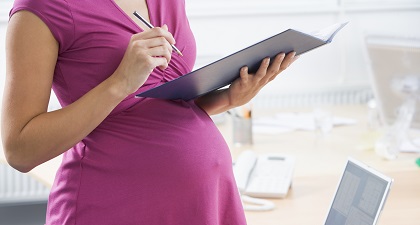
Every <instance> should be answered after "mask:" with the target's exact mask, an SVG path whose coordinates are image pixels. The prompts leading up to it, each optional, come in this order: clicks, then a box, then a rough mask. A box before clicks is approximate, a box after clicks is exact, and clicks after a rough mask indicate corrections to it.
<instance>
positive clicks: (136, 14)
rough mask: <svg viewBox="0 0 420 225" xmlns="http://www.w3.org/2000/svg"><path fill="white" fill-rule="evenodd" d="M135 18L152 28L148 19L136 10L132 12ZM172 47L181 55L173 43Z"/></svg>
mask: <svg viewBox="0 0 420 225" xmlns="http://www.w3.org/2000/svg"><path fill="white" fill-rule="evenodd" d="M133 14H134V15H135V16H136V17H137V18H139V19H140V20H141V21H142V22H143V23H144V24H145V25H146V26H147V27H148V28H154V26H153V25H152V24H150V23H149V21H147V20H145V19H144V18H143V17H142V16H141V15H140V14H138V13H137V11H134V13H133ZM171 46H172V48H173V49H174V50H175V51H176V52H177V53H178V54H179V55H180V56H183V55H182V52H181V51H179V49H178V48H177V47H175V45H172V44H171Z"/></svg>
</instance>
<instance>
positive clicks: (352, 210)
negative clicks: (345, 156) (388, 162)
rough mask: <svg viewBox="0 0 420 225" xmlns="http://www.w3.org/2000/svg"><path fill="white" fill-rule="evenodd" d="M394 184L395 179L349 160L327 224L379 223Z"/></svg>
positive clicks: (371, 224) (365, 224)
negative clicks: (383, 207) (391, 186)
mask: <svg viewBox="0 0 420 225" xmlns="http://www.w3.org/2000/svg"><path fill="white" fill-rule="evenodd" d="M391 183H392V179H391V178H388V177H386V176H384V175H382V174H380V173H379V172H377V171H374V170H373V169H371V168H370V167H367V166H366V165H364V164H362V163H360V162H357V161H356V160H354V159H349V160H348V162H347V165H346V167H345V169H344V173H343V175H342V177H341V180H340V183H339V185H338V188H337V191H336V193H335V196H334V199H333V202H332V205H331V207H330V211H329V212H328V215H327V219H326V222H325V224H326V225H345V224H358V225H359V224H360V225H373V224H376V222H377V220H378V217H379V214H380V212H381V210H382V206H383V205H384V203H385V200H386V197H387V195H388V191H389V188H390V185H391Z"/></svg>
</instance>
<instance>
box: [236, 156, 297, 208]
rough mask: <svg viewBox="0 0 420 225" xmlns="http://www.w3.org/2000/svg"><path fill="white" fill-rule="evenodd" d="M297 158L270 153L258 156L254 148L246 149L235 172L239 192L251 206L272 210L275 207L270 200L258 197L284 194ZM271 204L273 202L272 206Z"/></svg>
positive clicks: (287, 189) (274, 196) (279, 196)
mask: <svg viewBox="0 0 420 225" xmlns="http://www.w3.org/2000/svg"><path fill="white" fill-rule="evenodd" d="M295 162H296V160H295V158H294V157H293V156H290V155H282V154H266V155H261V156H257V154H256V153H255V152H253V151H251V150H246V151H244V152H242V153H241V154H240V155H239V156H238V159H237V160H236V162H235V164H234V167H233V172H234V175H235V180H236V184H237V186H238V189H239V192H240V193H241V195H242V200H243V201H244V202H248V203H253V204H256V205H262V206H259V207H258V206H256V207H250V206H247V207H245V206H244V207H245V209H250V210H269V209H272V208H273V207H274V205H273V204H272V203H270V202H269V201H265V202H264V200H262V199H254V197H256V198H284V197H286V195H287V193H288V191H289V188H290V186H291V183H292V177H293V170H294V166H295ZM268 205H271V206H268Z"/></svg>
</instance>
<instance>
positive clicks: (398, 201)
mask: <svg viewBox="0 0 420 225" xmlns="http://www.w3.org/2000/svg"><path fill="white" fill-rule="evenodd" d="M330 110H331V112H332V113H333V115H334V116H340V117H348V118H355V119H357V120H358V122H357V124H356V125H351V126H342V127H335V128H333V130H332V132H331V134H330V135H329V136H327V137H319V136H317V135H316V134H315V133H314V132H308V131H295V132H291V133H284V134H276V135H259V134H254V145H253V146H252V147H250V148H235V147H234V146H232V144H231V142H232V134H231V133H232V130H231V126H230V124H231V121H230V120H229V118H228V119H227V121H225V123H224V124H222V125H220V126H219V127H220V129H221V131H222V133H223V134H224V135H225V137H226V140H227V141H228V143H229V144H230V145H231V146H230V147H231V150H232V156H233V158H235V157H237V155H238V154H239V153H240V152H241V151H243V150H244V149H252V150H254V151H255V152H257V153H268V152H280V153H287V154H293V155H295V156H296V157H297V163H296V167H295V173H294V179H293V184H292V189H291V190H290V191H289V193H288V196H287V197H286V198H285V199H280V200H274V202H275V204H276V208H275V210H273V211H268V212H246V217H247V220H248V224H249V225H274V224H276V225H277V224H282V225H288V224H323V222H324V220H325V217H326V215H327V211H328V209H329V207H330V204H331V201H332V198H333V195H334V192H335V190H336V187H337V185H338V182H339V179H340V176H341V173H342V171H343V169H344V166H345V164H346V160H347V157H349V156H351V157H353V158H355V159H358V160H360V161H362V162H364V163H366V164H368V165H370V166H371V167H373V168H375V169H377V170H379V171H381V172H382V173H384V174H386V175H388V176H390V177H392V178H394V180H395V181H394V183H393V185H392V187H391V191H390V194H389V197H388V200H387V202H386V204H385V208H384V211H383V212H382V214H381V216H380V219H379V224H380V225H396V224H404V225H418V224H420V167H418V166H417V165H416V164H415V159H416V158H418V157H420V154H418V153H414V154H413V153H400V155H399V156H398V158H397V159H395V160H393V161H387V160H384V159H382V158H380V157H379V156H378V155H377V154H375V152H374V151H373V149H372V144H373V141H374V138H373V135H372V131H369V129H368V127H367V125H366V124H367V123H366V122H367V114H366V110H367V109H366V108H365V107H364V106H343V107H334V108H331V109H330ZM277 112H281V111H277ZM264 113H265V112H259V111H257V110H254V111H253V115H254V117H258V116H259V115H263V114H264Z"/></svg>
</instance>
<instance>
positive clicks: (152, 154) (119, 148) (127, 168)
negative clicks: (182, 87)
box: [83, 99, 232, 189]
mask: <svg viewBox="0 0 420 225" xmlns="http://www.w3.org/2000/svg"><path fill="white" fill-rule="evenodd" d="M84 143H85V145H86V149H85V152H84V154H85V155H84V159H83V164H84V168H85V169H84V170H85V172H91V173H92V175H91V176H89V177H91V178H90V179H94V180H97V181H96V182H101V183H102V182H107V181H106V177H107V176H109V175H111V174H119V175H118V176H116V177H115V180H118V182H125V183H130V184H132V185H134V186H137V187H141V186H144V184H145V183H148V184H150V183H155V184H160V185H161V186H162V185H172V186H174V185H176V186H179V188H189V189H192V188H196V187H195V186H201V185H203V182H204V181H207V180H213V181H214V180H217V179H218V177H219V176H220V174H222V173H224V172H225V171H230V170H231V166H232V159H231V156H230V152H229V149H228V146H227V145H226V142H225V140H224V139H223V136H222V135H221V134H220V132H219V130H218V129H217V127H216V126H215V125H214V123H213V121H212V120H211V119H210V118H209V116H208V115H207V114H206V113H205V112H203V111H202V110H201V109H200V108H198V107H197V106H196V105H194V104H193V103H192V102H184V101H165V100H157V99H146V100H144V101H142V102H140V103H138V104H137V105H135V106H133V107H131V108H130V109H128V110H126V111H124V112H122V113H121V114H119V115H116V116H114V117H112V118H108V119H107V120H106V121H104V123H103V124H102V125H101V126H100V127H98V129H96V130H95V131H94V132H92V133H91V134H90V135H89V136H88V137H87V138H86V139H85V140H84ZM204 178H205V179H204ZM104 179H105V181H104ZM203 180H204V181H203ZM187 186H188V187H187Z"/></svg>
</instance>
